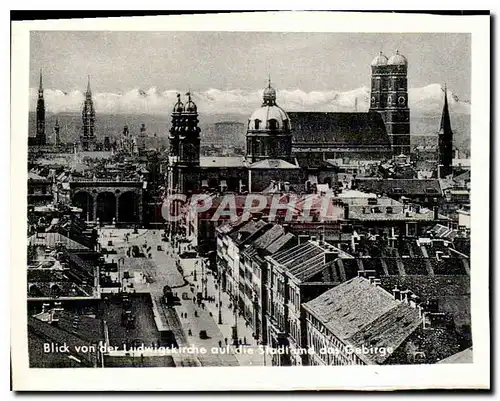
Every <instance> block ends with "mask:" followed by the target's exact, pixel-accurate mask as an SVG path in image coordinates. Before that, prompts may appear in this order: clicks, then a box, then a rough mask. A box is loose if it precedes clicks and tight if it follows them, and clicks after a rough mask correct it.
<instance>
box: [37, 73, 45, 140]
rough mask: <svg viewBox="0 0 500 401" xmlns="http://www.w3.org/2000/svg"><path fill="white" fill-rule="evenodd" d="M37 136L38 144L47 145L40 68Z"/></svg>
mask: <svg viewBox="0 0 500 401" xmlns="http://www.w3.org/2000/svg"><path fill="white" fill-rule="evenodd" d="M36 138H37V144H38V145H42V146H43V145H45V144H46V138H45V100H44V98H43V82H42V70H41V69H40V84H39V86H38V100H37V103H36Z"/></svg>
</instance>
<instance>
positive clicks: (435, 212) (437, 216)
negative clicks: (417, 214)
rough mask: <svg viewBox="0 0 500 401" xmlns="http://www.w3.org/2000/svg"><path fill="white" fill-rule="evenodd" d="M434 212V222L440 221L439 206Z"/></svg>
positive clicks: (435, 207) (434, 208)
mask: <svg viewBox="0 0 500 401" xmlns="http://www.w3.org/2000/svg"><path fill="white" fill-rule="evenodd" d="M432 210H433V212H434V220H439V208H438V207H437V206H434V207H433V208H432Z"/></svg>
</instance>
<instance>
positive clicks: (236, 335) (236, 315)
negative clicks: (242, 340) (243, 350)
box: [233, 297, 239, 346]
mask: <svg viewBox="0 0 500 401" xmlns="http://www.w3.org/2000/svg"><path fill="white" fill-rule="evenodd" d="M237 303H238V300H237V298H236V297H235V300H234V305H233V306H234V326H233V345H234V346H238V345H239V344H238V305H237Z"/></svg>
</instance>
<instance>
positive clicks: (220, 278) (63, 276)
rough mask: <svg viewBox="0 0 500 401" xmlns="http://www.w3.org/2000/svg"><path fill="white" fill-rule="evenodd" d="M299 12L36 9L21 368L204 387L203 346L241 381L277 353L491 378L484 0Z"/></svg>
mask: <svg viewBox="0 0 500 401" xmlns="http://www.w3.org/2000/svg"><path fill="white" fill-rule="evenodd" d="M278 14H279V13H278ZM290 14H292V15H290ZM293 14H295V13H285V15H282V16H279V15H276V13H274V14H273V13H262V14H254V15H252V16H249V17H248V18H249V19H248V20H247V23H246V24H243V21H244V20H243V19H241V21H242V24H243V28H241V29H240V30H238V29H231V28H229V29H227V30H223V29H222V25H220V26H221V28H220V29H217V28H213V26H214V24H212V25H211V27H212V28H208V29H203V24H201V23H200V27H199V28H198V27H197V28H192V26H191V25H189V24H188V23H187V22H186V21H188V20H184V19H181V20H179V18H180V16H176V17H175V16H174V17H157V18H158V19H159V21H158V23H156V22H155V21H156V20H155V17H147V18H146V17H144V18H143V17H137V18H132V19H130V18H119V20H120V21H118V22H117V23H118V24H119V23H120V22H123V23H122V24H119V25H118V26H117V27H116V29H114V28H113V25H112V24H111V23H110V21H108V22H107V23H108V24H109V28H108V29H105V28H106V27H107V25H106V22H105V21H102V23H103V25H102V29H98V28H97V23H98V19H94V20H88V21H87V20H81V21H80V22H78V21H76V20H75V21H71V20H67V21H65V22H64V24H62V23H63V21H56V20H54V21H52V25H51V21H44V22H41V25H36V22H33V23H32V24H34V25H33V27H32V28H29V29H26V26H24V27H23V35H22V38H23V43H25V45H26V47H23V48H22V49H21V48H19V53H22V54H23V56H22V69H20V70H18V71H16V70H15V69H14V68H13V72H12V73H13V74H14V73H15V74H16V75H15V76H16V77H20V76H21V75H22V77H21V78H20V81H19V83H18V86H19V87H20V88H21V89H22V91H21V93H17V94H16V95H15V96H14V95H13V96H14V97H13V102H14V101H15V99H19V102H20V106H19V107H15V106H14V103H13V107H12V110H13V113H15V116H16V117H15V119H16V120H17V121H18V123H19V125H16V123H13V125H12V127H13V131H12V134H11V135H12V138H14V137H17V139H15V142H16V143H17V145H19V146H20V149H22V150H21V151H20V153H19V154H18V155H19V156H16V153H13V156H14V158H18V159H19V160H17V161H14V160H13V161H12V163H14V162H16V166H18V167H17V170H13V171H14V173H15V174H19V177H18V182H23V183H24V182H26V184H22V185H20V186H22V187H23V188H21V192H20V196H19V197H17V198H16V199H17V200H16V201H13V202H12V203H14V204H17V205H16V206H15V207H16V208H17V209H16V210H17V213H18V214H17V215H16V216H17V217H16V219H17V220H16V221H19V227H17V226H16V233H17V237H16V243H15V244H14V245H15V246H16V248H15V253H17V254H19V258H18V259H17V260H19V261H20V263H21V265H19V264H16V265H15V266H13V269H14V270H16V273H15V278H16V286H15V288H16V293H17V295H16V297H18V298H16V300H17V301H16V311H17V310H18V311H20V314H22V319H20V320H18V321H17V320H16V326H19V333H22V334H20V335H19V337H20V338H21V337H22V339H19V340H12V341H22V344H23V345H22V347H23V348H22V349H23V352H24V353H25V356H23V357H22V358H26V359H25V362H23V364H24V365H23V366H24V368H27V369H26V371H28V372H33V374H35V373H36V374H38V373H37V372H39V373H40V374H41V373H44V374H52V375H54V376H51V377H57V375H69V374H71V375H75V376H71V377H74V378H73V379H71V380H77V379H76V377H79V376H77V375H80V374H82V375H86V374H87V373H85V372H88V371H91V372H92V373H89V374H91V375H97V374H99V373H98V372H104V373H106V372H108V374H110V376H106V377H108V378H109V377H110V378H111V379H109V380H119V377H122V378H123V379H122V380H123V381H124V382H126V381H127V380H131V379H125V378H134V377H139V376H135V374H136V373H138V374H139V372H140V374H141V376H140V377H144V376H146V377H147V376H154V375H158V374H159V372H166V373H161V374H160V376H157V378H158V380H159V381H160V383H159V385H163V383H161V382H162V381H168V380H167V377H168V375H170V374H171V372H175V374H176V375H178V374H183V375H184V377H190V378H192V382H191V383H190V384H189V386H190V389H192V390H196V389H198V387H197V383H196V378H197V377H198V376H200V377H201V376H203V375H204V373H203V372H205V371H207V372H208V371H209V369H208V368H230V369H228V370H227V371H228V372H229V371H230V372H231V373H228V376H226V377H227V378H228V382H227V383H226V384H225V387H227V388H228V389H231V388H232V389H237V388H241V387H239V385H236V386H233V385H234V384H235V383H233V381H238V380H240V379H241V380H243V381H245V380H246V383H248V382H250V384H249V386H251V377H247V378H246V379H245V378H242V377H241V376H251V375H252V373H251V372H256V373H258V372H274V374H275V375H281V374H283V372H282V370H281V369H280V368H284V367H288V368H296V370H295V369H294V370H293V371H294V372H297V373H296V374H297V375H301V373H300V372H301V369H302V368H303V367H316V368H318V369H319V368H320V367H323V368H326V367H328V368H329V369H332V373H331V375H332V376H337V375H338V372H343V374H345V375H348V376H352V374H351V373H347V371H346V370H345V369H346V368H344V367H345V366H351V367H353V366H356V367H358V368H359V370H356V372H358V371H359V372H362V371H363V370H364V369H366V372H368V371H370V370H369V369H374V370H373V371H372V372H384V370H383V369H391V367H392V368H395V367H397V369H406V368H408V369H428V372H434V373H432V374H430V373H428V374H429V375H430V376H431V377H430V378H429V379H428V380H429V381H432V380H435V381H436V387H437V388H439V387H440V386H442V384H440V383H441V382H442V381H443V382H444V381H445V380H446V383H449V384H447V385H446V386H450V385H452V384H451V383H454V385H455V386H458V387H460V386H461V384H462V383H461V382H460V380H458V379H459V376H458V375H459V374H462V375H465V376H466V373H465V372H467V371H468V370H473V369H475V370H476V372H478V373H477V375H476V376H475V377H476V381H478V380H479V379H478V378H480V377H483V380H481V381H478V382H477V386H476V387H474V384H473V383H472V384H464V386H467V387H469V388H478V386H479V388H485V387H484V386H486V387H487V386H489V384H488V383H489V373H488V369H487V368H486V369H485V367H487V366H488V365H487V364H488V363H489V362H488V359H489V348H488V343H489V334H488V329H489V326H488V298H487V297H488V274H489V273H488V269H489V267H488V266H489V264H488V253H487V252H488V251H487V248H486V253H484V254H482V255H478V254H479V253H483V250H484V249H485V248H484V246H485V245H486V246H487V235H488V234H487V232H486V230H487V228H486V227H487V224H488V213H489V211H488V203H487V201H488V196H489V195H488V179H487V176H488V172H487V171H484V168H485V167H484V166H486V170H487V169H488V163H489V162H488V160H489V145H488V144H489V135H490V134H489V117H488V116H489V114H488V113H489V101H488V97H489V92H487V93H485V95H484V99H483V103H482V104H476V103H474V102H475V101H476V99H477V98H478V94H477V91H478V90H479V89H480V88H485V87H486V88H488V85H489V83H488V82H486V86H485V85H484V84H482V83H478V84H477V85H473V82H478V81H474V79H476V78H474V77H475V74H477V75H481V74H482V75H484V76H483V77H482V79H487V76H488V75H489V73H488V70H484V71H485V72H484V73H481V68H484V67H485V66H484V65H483V64H481V65H479V66H477V64H475V63H477V62H478V61H479V60H480V58H479V57H473V55H475V54H477V53H474V52H477V47H475V46H477V40H475V38H476V37H477V36H474V35H475V33H474V32H473V31H474V29H475V28H474V27H477V25H481V24H482V25H483V26H484V25H485V23H486V26H489V20H488V19H487V18H486V19H481V18H479V19H475V20H474V19H473V18H472V20H468V19H467V18H468V17H451V16H432V17H430V19H429V22H428V23H427V24H426V26H427V28H426V29H420V30H408V32H404V31H401V32H398V31H394V32H390V31H388V30H387V29H382V27H381V24H377V23H376V22H377V21H376V20H377V18H378V19H379V20H380V21H382V18H383V17H382V16H383V15H384V14H379V15H378V17H375V16H373V17H374V28H372V29H367V30H366V31H364V30H363V29H361V27H360V28H359V30H357V31H356V30H355V31H352V29H351V30H349V31H344V32H342V31H341V29H339V31H338V32H335V31H332V30H335V27H334V26H333V27H332V26H330V28H329V30H330V31H322V30H321V26H323V25H321V24H323V22H321V21H323V20H320V19H318V21H319V22H318V23H319V28H318V27H315V26H314V24H310V25H309V30H308V29H307V26H306V25H304V24H303V25H304V26H302V28H301V29H300V30H299V29H296V28H297V26H296V25H294V22H293V21H295V19H294V18H293ZM305 14H309V15H308V16H304V18H305V19H304V21H309V22H311V21H314V13H305ZM310 14H313V15H312V16H311V15H310ZM259 15H260V16H261V17H262V23H263V26H264V28H263V29H252V21H257V20H258V18H259ZM287 15H288V16H289V17H290V18H289V20H290V23H291V25H289V26H290V29H289V30H282V29H280V28H279V26H277V27H274V28H271V29H269V28H268V29H266V27H269V26H273V25H272V24H273V21H277V19H280V21H281V24H283V23H284V22H286V18H285V17H286V16H287ZM187 17H188V18H196V16H195V15H191V16H187ZM198 17H199V18H202V19H205V20H209V19H210V18H212V19H213V18H215V17H216V16H215V15H212V16H210V15H205V16H198ZM237 17H238V15H236V14H232V15H226V16H224V19H223V20H224V21H229V20H231V19H233V20H234V21H236V19H237ZM239 17H240V18H241V17H242V15H239ZM306 17H307V18H306ZM333 17H335V13H330V15H326V16H325V18H333ZM169 18H171V19H172V24H171V25H169V24H168V21H169ZM341 18H343V17H342V15H340V16H338V15H337V20H338V19H341ZM350 18H352V20H353V21H356V15H352V16H351V17H350ZM365 18H366V15H365V16H363V18H360V19H359V23H358V24H357V25H356V26H358V25H360V24H361V21H362V20H363V21H364V20H365ZM387 18H395V20H394V21H395V22H397V18H398V16H392V17H387ZM405 18H406V19H407V20H408V19H409V20H411V19H412V18H415V21H420V22H419V23H420V25H419V26H422V23H421V22H422V19H418V16H417V15H413V16H412V15H406V16H405ZM461 18H462V19H461ZM476 18H477V17H476ZM127 20H133V21H135V22H136V24H131V25H130V27H131V28H128V29H127V24H126V23H125V22H126V21H127ZM441 20H442V21H443V25H440V21H441ZM85 21H87V22H88V25H85V26H84V25H82V23H83V22H85ZM160 21H162V22H161V23H160ZM179 21H180V22H179ZM478 21H482V22H479V23H478ZM58 22H59V23H61V25H58ZM141 22H142V25H138V24H140V23H141ZM452 22H453V23H455V26H461V29H452V28H451V23H452ZM469 22H470V23H469ZM473 22H474V23H473ZM344 23H347V22H346V21H344ZM402 23H404V22H402ZM162 24H163V25H162ZM182 24H185V27H186V28H187V27H188V26H189V27H190V28H188V29H182ZM447 24H448V25H447ZM72 25H73V26H74V28H72ZM93 26H95V29H94V28H92V27H93ZM137 26H140V27H141V28H140V29H139V28H137ZM161 26H163V27H164V28H163V29H162V28H161ZM216 26H217V25H216ZM231 26H234V25H231ZM259 26H262V25H259ZM356 26H353V27H354V29H355V28H356ZM394 26H397V25H394ZM447 26H450V29H449V30H448V29H447V28H446V27H447ZM316 28H317V29H316ZM433 28H434V29H435V30H433ZM391 30H392V28H391ZM483 31H484V32H486V35H489V28H487V29H484V27H483V28H482V31H481V32H483ZM417 32H418V33H417ZM481 32H480V34H481V35H482V34H483V33H481ZM13 35H14V39H13V49H14V48H15V45H16V40H15V32H14V34H13ZM487 48H488V46H485V49H483V51H484V52H487ZM482 57H483V60H486V61H487V63H488V64H489V55H488V54H487V53H485V54H484V55H483V56H482ZM20 63H21V61H20ZM19 65H21V64H19ZM12 79H13V80H14V79H15V78H14V75H13V78H12ZM21 82H22V83H21ZM24 85H26V86H24ZM473 88H474V90H473ZM12 91H13V92H14V91H15V88H14V87H13V88H12ZM480 96H481V95H479V97H480ZM23 107H24V108H23ZM481 107H483V108H481ZM473 110H474V111H473ZM474 113H477V114H476V116H475V114H474ZM485 116H486V120H485ZM474 118H480V119H482V122H481V123H480V124H479V125H475V124H474V121H475V120H474ZM16 126H17V127H18V128H19V129H18V130H16V131H14V130H15V127H16ZM478 126H479V127H480V129H479V130H478V129H477V128H476V127H478ZM472 138H474V139H473V140H472ZM12 140H13V141H14V139H12ZM13 143H14V142H13ZM478 148H479V149H478ZM476 169H477V170H476ZM473 175H474V179H475V178H476V177H477V176H478V175H479V176H481V175H483V180H482V181H481V178H479V181H477V182H474V179H471V177H472V176H473ZM13 179H14V178H13ZM472 188H474V191H475V192H474V195H473V190H472ZM481 191H482V192H483V195H481ZM18 192H19V191H18ZM472 195H473V196H472ZM476 195H477V196H476ZM481 196H483V197H484V200H485V201H486V204H485V203H484V200H483V201H481V200H480V199H479V200H478V198H479V197H481ZM21 197H22V199H21ZM472 200H474V202H478V203H477V204H474V206H473V207H471V205H472ZM484 205H486V206H484ZM23 213H24V215H23ZM21 220H22V222H21ZM477 222H478V223H477ZM25 224H26V225H25ZM481 224H486V225H485V226H484V227H485V228H484V230H485V231H484V232H481ZM473 234H474V235H473ZM481 237H482V238H483V240H484V241H486V243H484V244H481V241H482V240H481ZM21 253H22V255H21ZM24 258H25V259H24ZM478 258H479V259H478ZM471 278H473V280H472V281H474V280H475V281H474V283H475V286H471ZM476 278H477V279H476ZM474 297H478V298H474ZM473 298H474V302H471V299H473ZM476 299H477V302H476ZM472 306H474V308H472ZM20 322H22V326H23V327H20V326H21V323H20ZM473 323H474V324H473ZM474 325H478V326H477V327H478V328H476V329H475V328H474ZM484 325H486V326H484ZM481 327H482V328H483V329H481ZM484 327H486V330H484ZM20 347H21V346H20ZM478 347H479V348H478ZM19 349H20V348H19ZM478 350H479V351H478ZM15 355H17V354H15ZM15 355H14V356H13V358H17V357H16V356H15ZM22 358H21V356H19V359H22ZM478 364H480V365H478ZM484 364H486V365H484ZM431 365H433V366H431ZM434 366H435V367H434ZM478 366H482V368H481V369H484V370H483V371H482V374H480V373H479V372H480V370H479V368H478ZM152 368H163V369H166V370H158V369H152ZM203 368H207V369H203ZM244 368H252V369H250V370H244ZM262 368H264V369H262ZM268 368H269V370H268ZM448 368H449V369H452V370H451V371H453V369H458V370H456V371H455V372H458V373H457V376H456V377H455V378H454V379H455V381H450V380H453V377H450V373H448V374H445V369H448ZM433 369H434V370H433ZM460 369H463V370H460ZM290 371H291V370H290ZM50 372H52V373H50ZM56 372H57V373H56ZM111 372H112V373H111ZM221 372H222V371H221ZM224 372H226V370H224ZM241 372H246V373H241ZM280 372H281V373H280ZM308 372H310V373H308V374H309V375H312V376H314V371H312V372H311V371H308ZM318 372H319V371H318ZM321 372H323V373H322V375H325V372H326V371H324V370H321ZM387 372H389V371H388V370H387ZM390 372H398V370H396V371H394V370H390ZM400 372H404V371H402V370H400ZM412 372H417V370H414V371H412ZM460 372H461V373H460ZM30 374H31V373H30ZM172 374H174V373H172ZM270 374H272V373H270ZM294 374H295V373H294ZM326 374H327V375H330V374H329V373H326ZM399 374H401V373H399ZM265 375H266V374H265V373H264V376H265ZM355 375H357V374H355ZM404 375H405V376H407V377H406V380H410V381H411V380H412V379H415V380H417V379H416V376H415V377H412V375H413V374H412V375H409V374H404ZM389 376H390V375H389ZM15 377H16V376H15ZM61 377H62V376H61ZM65 377H70V376H65ZM82 377H95V376H82ZM172 377H174V376H172ZM176 377H177V376H176ZM339 377H340V376H339ZM385 377H387V376H385ZM432 377H434V379H433V378H432ZM445 377H446V378H445ZM20 378H21V376H19V379H20ZM54 380H56V379H54ZM89 380H90V379H89ZM141 380H142V379H141ZM147 380H149V379H147ZM203 380H206V379H203ZM218 380H219V381H220V380H222V379H221V378H220V377H219V378H218ZM261 380H264V378H263V379H261ZM332 380H333V379H332ZM336 380H337V381H336V382H335V388H342V386H343V384H342V382H341V379H336ZM371 380H376V378H372V379H371ZM402 380H403V378H400V379H397V380H396V381H395V382H394V384H393V385H394V386H396V387H399V388H401V387H404V383H405V382H404V381H402ZM422 380H423V379H422ZM471 380H472V379H471ZM40 381H43V380H42V379H38V382H40ZM138 381H140V380H139V379H137V380H136V383H135V384H136V385H137V386H138V387H140V388H141V389H146V388H144V387H143V386H145V385H146V384H145V383H146V382H143V383H142V384H141V383H137V382H138ZM15 382H16V381H15ZM33 383H35V382H33ZM325 383H326V381H325ZM353 383H356V382H354V381H353V378H352V377H351V378H349V379H346V381H345V386H346V388H354V387H356V386H358V385H359V386H360V385H361V384H360V383H358V384H353ZM373 383H377V382H376V381H374V382H373ZM391 383H392V382H391V381H390V380H389V381H387V382H383V383H382V382H381V383H379V384H378V386H379V387H384V386H386V387H387V386H388V385H389V386H390V385H392V384H391ZM422 383H424V382H422ZM425 383H428V382H425ZM463 383H469V382H467V381H466V380H465V381H464V382H463ZM57 385H58V384H55V382H54V386H55V387H53V389H57ZM81 385H82V384H81V383H80V384H78V386H81ZM83 385H84V384H83ZM89 385H90V386H92V384H89ZM96 385H97V384H96ZM122 385H123V386H124V387H126V388H129V387H127V386H128V385H127V384H126V383H122V382H121V381H120V384H118V382H115V384H114V387H115V389H120V388H119V387H120V386H122ZM165 385H166V386H168V384H165ZM171 385H172V386H174V387H175V386H176V384H172V383H171ZM257 385H258V384H257ZM325 385H326V384H325ZM78 386H77V387H75V389H77V388H80V387H78ZM289 386H293V383H289ZM371 386H372V387H376V386H377V385H376V384H371ZM408 386H409V387H411V386H412V385H411V384H410V383H408ZM415 386H417V387H418V386H419V384H418V383H417V384H415ZM420 386H423V387H420V388H429V385H426V384H421V385H420ZM21 387H23V386H21ZM396 387H395V388H396ZM85 388H87V387H85ZM261 388H267V387H266V386H265V385H264V384H262V387H261ZM95 389H104V388H101V387H99V388H95Z"/></svg>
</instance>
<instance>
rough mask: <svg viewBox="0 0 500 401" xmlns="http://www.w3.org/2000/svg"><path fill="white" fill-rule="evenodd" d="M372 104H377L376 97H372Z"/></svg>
mask: <svg viewBox="0 0 500 401" xmlns="http://www.w3.org/2000/svg"><path fill="white" fill-rule="evenodd" d="M372 104H375V96H373V97H372Z"/></svg>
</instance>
